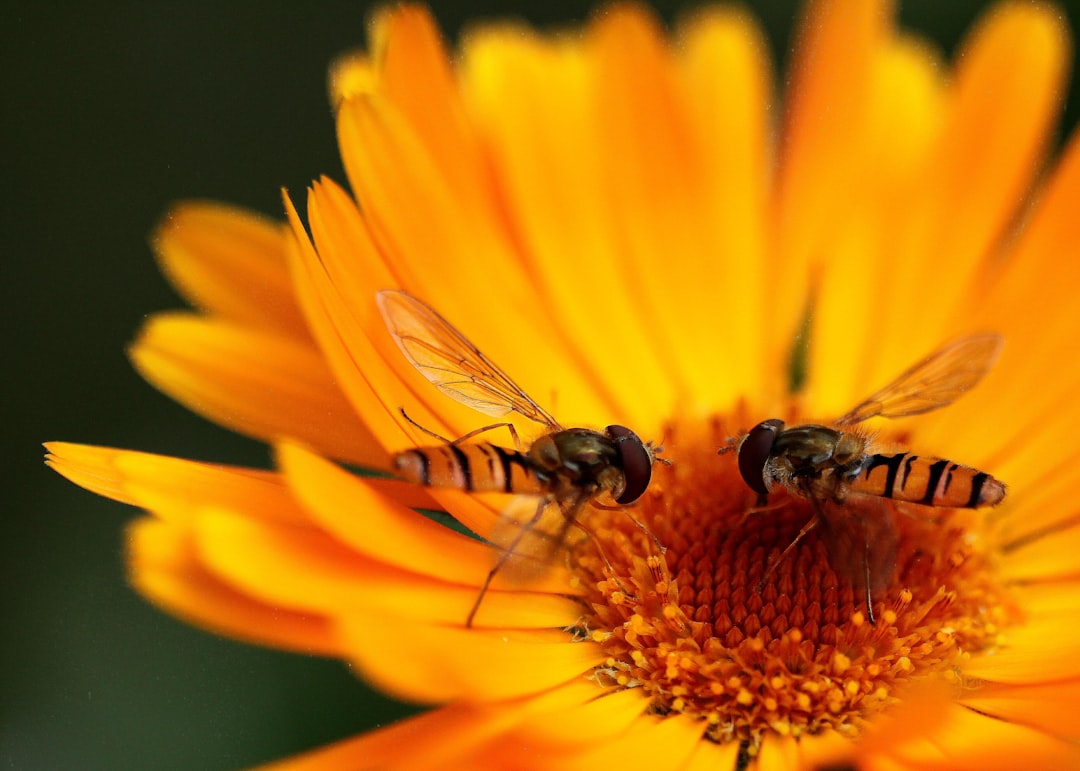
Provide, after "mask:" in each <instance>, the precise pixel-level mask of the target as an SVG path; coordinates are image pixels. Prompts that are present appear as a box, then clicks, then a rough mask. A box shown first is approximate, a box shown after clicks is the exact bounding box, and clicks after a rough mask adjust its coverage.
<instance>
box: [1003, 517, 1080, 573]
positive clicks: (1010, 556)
mask: <svg viewBox="0 0 1080 771" xmlns="http://www.w3.org/2000/svg"><path fill="white" fill-rule="evenodd" d="M1051 524H1052V523H1047V525H1051ZM1064 525H1067V527H1066V526H1064ZM1044 527H1045V526H1044ZM1044 533H1045V534H1044ZM1038 536H1041V537H1038ZM1014 538H1015V539H1016V540H1012V541H1009V542H1007V543H1008V544H1009V545H1010V546H1013V545H1016V546H1015V548H1010V549H1009V550H1008V552H1007V555H1006V559H1005V560H1004V561H1003V564H1002V568H1001V573H1000V575H1001V577H1002V578H1003V579H1004V580H1007V581H1012V582H1016V583H1024V582H1030V581H1060V580H1062V579H1066V578H1072V579H1074V580H1075V579H1076V578H1078V577H1080V565H1078V564H1077V562H1076V553H1077V550H1078V549H1080V517H1078V516H1077V514H1076V512H1072V513H1071V515H1070V516H1069V517H1068V518H1067V519H1065V520H1064V522H1063V526H1062V527H1061V529H1060V530H1059V529H1056V528H1053V529H1052V530H1051V531H1049V532H1047V531H1045V530H1041V529H1040V530H1035V531H1032V532H1029V533H1020V532H1018V533H1016V534H1015V535H1014ZM1029 539H1030V540H1029ZM1017 544H1019V545H1017Z"/></svg>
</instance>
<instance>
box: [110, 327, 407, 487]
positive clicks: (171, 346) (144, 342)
mask: <svg viewBox="0 0 1080 771" xmlns="http://www.w3.org/2000/svg"><path fill="white" fill-rule="evenodd" d="M130 354H131V359H132V361H133V363H134V364H135V366H136V368H137V369H138V370H139V372H140V373H141V374H142V375H143V377H145V378H146V379H147V380H149V381H150V382H151V383H153V384H154V385H155V386H156V387H157V388H159V389H161V390H162V391H164V392H165V393H167V394H169V395H170V396H172V397H173V398H174V399H176V400H178V401H180V402H182V403H183V404H185V405H186V406H188V407H189V408H191V409H192V410H194V411H195V412H198V413H200V414H202V415H204V416H206V417H208V418H210V419H211V420H215V421H217V422H220V423H222V424H224V425H227V426H229V427H231V428H233V429H235V430H237V431H240V432H242V433H246V434H249V435H251V436H255V437H256V438H259V439H263V440H268V441H272V440H274V439H276V438H277V437H279V436H283V435H284V436H293V437H296V438H298V439H301V440H303V441H305V442H308V443H309V444H310V445H311V446H313V447H317V448H319V449H320V450H321V451H323V452H325V453H326V454H328V455H331V456H333V457H336V458H342V459H343V460H348V461H351V462H354V463H359V464H361V465H367V466H372V467H376V468H377V467H384V466H386V456H385V454H384V452H383V450H382V448H381V447H380V446H379V445H378V444H377V443H376V442H375V441H374V439H373V438H372V435H371V433H370V432H369V431H368V430H367V428H366V427H365V426H364V425H363V424H362V423H360V421H359V420H357V418H356V415H355V413H354V412H353V411H352V409H351V408H350V406H349V404H348V403H347V402H346V401H345V399H344V398H343V397H342V394H341V392H340V391H339V390H338V389H337V387H336V386H335V384H334V380H333V377H332V375H331V374H330V373H329V372H328V371H327V369H326V366H325V364H324V362H323V360H322V357H321V356H319V354H318V352H317V351H316V350H314V349H313V348H312V347H310V346H308V345H303V344H301V343H298V342H296V341H295V340H292V339H289V338H287V337H282V336H280V335H275V334H268V333H266V332H260V331H256V330H254V329H250V328H248V329H245V328H243V327H239V326H235V325H233V324H230V323H227V322H223V321H214V320H209V319H203V318H200V317H198V316H194V315H190V314H180V313H175V314H162V315H158V316H155V317H154V318H153V319H152V320H151V321H150V322H149V323H148V324H147V325H146V326H145V327H144V328H143V330H142V333H141V334H140V335H139V338H138V340H136V341H135V343H134V344H133V345H132V347H131V351H130Z"/></svg>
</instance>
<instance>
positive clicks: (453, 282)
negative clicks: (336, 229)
mask: <svg viewBox="0 0 1080 771" xmlns="http://www.w3.org/2000/svg"><path fill="white" fill-rule="evenodd" d="M339 132H340V133H341V135H342V145H343V147H344V148H345V151H344V152H343V155H344V160H345V163H346V167H347V168H349V169H350V177H351V178H352V179H353V186H354V188H355V190H356V191H357V198H358V200H359V203H360V207H361V210H363V211H364V213H365V217H366V218H367V220H368V221H369V222H370V224H371V229H372V232H373V234H374V235H375V237H376V241H377V243H378V244H379V250H380V253H381V254H383V255H384V258H385V259H386V260H387V261H388V264H390V265H392V266H393V269H394V272H395V274H396V275H398V276H399V277H401V285H402V286H403V287H405V288H407V289H408V290H409V291H411V292H413V293H414V294H416V295H417V296H419V297H420V298H421V299H423V300H425V301H426V302H428V303H429V304H430V305H432V306H433V307H435V308H436V310H437V311H438V312H439V313H441V314H442V315H443V316H445V317H446V318H447V319H449V320H450V321H451V322H452V323H453V324H454V325H455V326H456V327H458V328H459V329H460V330H462V332H463V333H464V334H466V336H468V337H469V338H471V339H472V341H473V342H474V343H476V344H477V345H478V346H479V347H480V348H481V349H482V350H483V351H484V352H485V353H486V354H487V355H488V356H489V357H490V358H491V359H492V360H493V361H496V362H497V363H498V364H499V366H501V367H502V368H503V369H505V370H506V371H507V372H510V373H512V376H513V378H514V380H515V381H517V382H518V383H520V384H521V385H522V386H523V387H524V389H525V390H526V392H529V393H533V394H540V395H542V394H545V393H548V392H550V390H551V389H552V388H553V387H554V388H557V389H558V391H557V394H558V404H559V414H560V416H565V421H566V422H567V423H568V424H569V423H570V421H574V422H583V423H591V422H599V420H604V419H606V417H604V416H605V415H606V414H607V413H609V412H610V410H608V409H607V408H605V406H604V405H603V403H602V402H601V400H600V399H599V398H598V397H597V395H596V393H595V392H594V390H593V387H592V384H591V382H590V381H589V377H588V375H589V373H587V372H586V373H583V372H581V371H580V367H578V366H576V363H574V362H571V361H569V360H568V355H567V348H566V347H565V346H563V345H561V344H560V341H559V340H558V338H557V337H556V338H554V339H553V333H552V330H554V329H558V327H557V326H554V325H552V324H548V323H547V322H546V315H547V310H546V309H545V308H544V307H543V305H542V304H541V303H539V302H538V298H537V296H536V293H535V291H534V289H533V288H532V282H531V280H530V279H529V277H528V276H527V274H526V272H525V270H524V267H523V266H522V264H521V261H520V259H519V257H518V256H517V255H516V254H515V253H514V251H513V245H512V244H511V242H510V241H509V240H508V237H507V234H506V233H505V232H503V228H502V226H501V224H500V223H498V222H497V221H496V219H495V214H494V213H493V212H492V211H488V210H486V209H480V210H475V209H474V210H470V209H466V208H465V207H466V206H467V205H468V204H469V201H467V200H461V199H460V197H459V196H458V194H457V191H455V190H453V189H451V188H450V187H449V186H448V184H447V180H445V179H444V178H443V177H442V176H440V174H439V171H438V169H437V167H436V165H435V162H434V160H433V158H432V157H431V156H430V154H429V152H428V150H427V149H426V148H424V147H423V146H422V145H421V144H420V143H419V140H418V137H417V136H416V134H415V132H414V131H413V129H412V127H411V126H410V125H409V124H408V123H407V122H406V121H405V119H404V116H403V115H402V114H401V113H400V112H399V111H397V110H396V109H395V108H394V106H393V105H392V104H390V103H388V102H387V101H386V100H381V99H377V98H364V99H353V100H351V101H350V102H348V103H347V105H346V106H345V107H344V108H343V109H342V111H341V113H340V115H339ZM417 190H422V191H423V195H417V193H416V191H417ZM432 255H437V256H438V260H439V263H440V270H439V271H432V270H431V268H430V261H431V259H432ZM380 288H382V287H372V290H375V289H380ZM492 308H505V309H508V312H509V313H511V314H520V315H519V316H517V321H507V322H506V323H500V324H492V323H491V318H492ZM522 319H528V320H529V321H530V322H531V323H520V322H521V320H522Z"/></svg>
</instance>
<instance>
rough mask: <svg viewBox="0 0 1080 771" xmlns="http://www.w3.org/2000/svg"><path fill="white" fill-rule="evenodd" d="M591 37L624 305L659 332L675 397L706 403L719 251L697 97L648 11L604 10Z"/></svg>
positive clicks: (658, 346) (657, 345) (652, 334)
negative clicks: (697, 127)
mask: <svg viewBox="0 0 1080 771" xmlns="http://www.w3.org/2000/svg"><path fill="white" fill-rule="evenodd" d="M587 34H588V38H587V41H586V42H587V45H588V50H589V53H590V55H591V56H592V57H593V58H594V59H595V62H596V65H595V66H596V75H595V77H596V89H595V93H596V96H595V99H596V106H595V111H596V114H595V115H594V118H593V119H594V120H596V121H598V125H599V129H600V131H599V135H598V137H597V141H598V143H599V145H598V150H599V153H600V159H601V162H602V163H603V166H602V172H603V175H604V178H605V182H606V190H605V192H606V196H605V199H604V200H603V204H604V205H606V206H607V207H610V208H611V209H612V214H611V215H609V216H612V218H613V220H614V221H613V225H614V232H615V233H616V234H617V240H616V243H617V244H619V246H620V247H621V251H622V252H623V253H622V255H621V262H622V265H623V266H624V267H623V270H626V271H629V276H628V278H629V280H630V282H631V283H630V286H631V287H632V290H631V291H632V293H631V294H630V296H629V298H628V299H629V300H630V301H631V302H632V303H633V304H634V305H635V307H638V308H639V309H640V312H642V313H643V314H644V316H645V318H647V319H649V321H650V326H651V327H653V328H652V329H650V330H647V333H648V334H647V337H646V338H645V339H647V340H652V341H655V342H654V343H653V350H654V351H656V352H657V354H658V356H659V358H660V363H661V366H662V367H663V371H664V373H665V379H667V380H669V381H672V383H673V385H674V386H675V388H676V392H677V394H678V396H679V397H681V398H684V399H692V400H693V401H694V402H698V403H700V402H701V400H705V401H704V404H703V405H701V406H706V405H708V404H709V402H710V401H711V400H712V398H713V394H712V393H711V387H712V386H713V384H712V383H709V382H702V380H705V379H706V378H704V377H695V376H696V375H698V374H699V373H700V375H702V376H703V375H705V374H707V373H708V369H706V368H705V367H703V366H702V365H701V363H700V362H699V361H698V358H699V357H700V356H701V355H702V354H703V352H709V351H710V348H711V345H712V342H713V340H714V336H715V331H714V330H715V325H716V314H715V302H716V294H715V292H716V285H715V283H714V282H711V281H703V280H701V279H702V277H703V276H705V275H708V274H709V273H710V272H712V271H714V270H716V266H715V264H714V262H713V256H714V250H715V249H714V247H716V246H717V245H716V244H714V243H710V240H709V239H708V238H707V237H706V235H705V232H707V229H708V228H707V226H706V225H705V224H704V223H706V222H707V217H708V214H710V213H711V212H710V211H709V210H708V208H707V207H706V206H705V205H704V204H705V203H706V201H708V200H709V199H708V196H707V191H708V190H709V181H708V177H707V174H706V171H707V170H706V169H705V168H703V166H702V165H701V163H700V155H701V154H700V152H699V151H698V148H697V144H696V143H697V141H698V140H699V139H701V137H700V136H699V135H697V134H696V133H695V132H694V131H693V130H692V128H691V126H690V120H689V109H688V107H687V103H688V102H689V101H690V100H691V99H694V98H699V95H697V94H691V93H688V92H687V91H686V90H684V89H683V88H681V87H680V86H681V84H680V83H679V82H678V80H677V78H676V72H675V66H674V65H675V62H674V59H673V56H672V54H671V52H670V49H669V46H668V44H667V41H666V40H665V39H664V35H663V31H662V28H661V26H660V24H659V22H658V21H657V19H656V18H655V17H654V16H653V15H652V14H650V13H648V12H646V11H645V10H644V9H643V8H642V7H640V6H630V5H624V6H615V7H613V8H612V9H610V10H608V11H607V12H605V13H603V14H598V15H597V16H596V17H595V18H594V20H593V23H592V24H591V25H590V27H589V29H588V30H587ZM596 116H602V117H600V118H597V117H596ZM711 140H712V141H718V142H723V141H726V137H712V138H711ZM704 355H706V356H707V355H709V354H708V353H705V354H704ZM686 406H687V407H689V408H690V410H694V406H697V405H690V404H688V405H686ZM698 409H700V407H698ZM668 411H670V409H669V410H668Z"/></svg>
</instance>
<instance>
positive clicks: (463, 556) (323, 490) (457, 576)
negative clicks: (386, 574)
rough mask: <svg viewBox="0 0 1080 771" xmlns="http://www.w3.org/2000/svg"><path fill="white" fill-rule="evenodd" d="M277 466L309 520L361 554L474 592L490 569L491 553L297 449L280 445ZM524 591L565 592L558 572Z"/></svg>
mask: <svg viewBox="0 0 1080 771" xmlns="http://www.w3.org/2000/svg"><path fill="white" fill-rule="evenodd" d="M278 462H279V464H280V465H281V468H282V473H283V474H284V475H285V479H286V481H287V482H288V484H289V486H290V487H291V488H292V490H293V492H294V493H295V494H296V496H297V498H298V500H300V501H301V503H302V505H303V506H304V507H305V509H307V511H308V512H309V513H310V515H311V517H312V519H313V520H315V521H316V522H318V523H319V524H320V525H321V526H322V527H323V528H324V529H325V530H326V531H327V532H328V533H331V534H333V535H334V536H335V537H336V538H338V539H339V540H341V542H342V543H345V544H347V545H349V546H350V547H351V548H352V549H355V550H356V551H357V552H359V553H361V554H366V555H367V556H369V557H370V558H372V559H375V560H378V561H381V562H385V563H387V564H390V565H394V566H396V567H399V568H402V569H404V570H407V571H411V572H415V573H418V574H420V575H426V576H430V577H432V578H438V579H441V580H443V581H447V582H452V583H456V584H460V585H463V586H468V587H479V586H480V584H481V583H482V581H483V579H484V578H485V576H486V575H487V574H488V572H489V571H490V570H491V567H492V565H493V564H494V561H495V552H494V551H493V550H492V549H491V548H490V547H488V546H486V545H484V544H482V543H480V542H479V541H477V540H474V539H472V538H468V537H466V536H463V535H460V534H458V533H455V532H453V531H452V530H449V529H448V528H445V527H442V526H441V525H437V524H435V523H434V522H432V521H431V520H429V519H427V518H426V517H423V516H422V515H420V514H417V513H416V512H415V511H412V510H411V509H408V508H406V507H404V506H402V505H401V504H400V503H398V502H397V501H395V500H393V499H392V498H390V497H388V496H386V495H383V494H382V493H380V492H378V491H377V490H376V489H374V487H372V486H371V485H368V484H367V483H366V480H364V479H362V478H358V477H354V476H353V475H351V474H349V473H347V472H346V471H344V470H342V469H340V468H338V467H337V466H335V465H334V464H332V463H330V462H328V461H326V460H324V459H322V458H320V457H319V456H317V455H315V454H313V453H311V452H308V451H307V450H304V449H303V448H301V447H299V446H296V445H292V444H282V445H279V446H278ZM504 572H505V571H504ZM508 581H509V579H508V577H506V576H504V575H503V573H502V572H501V573H498V574H496V575H495V577H494V579H493V580H492V584H491V588H492V589H495V590H497V589H499V588H506V587H507V586H509V585H511V584H510V583H508ZM529 588H530V589H534V590H537V591H543V590H552V591H555V592H559V591H560V590H561V591H562V592H569V586H568V584H567V583H566V578H565V576H561V575H560V574H559V573H557V572H556V573H555V574H554V575H553V576H551V577H549V578H548V579H547V580H546V581H541V582H538V583H537V584H530V587H529ZM462 620H464V618H463V619H462Z"/></svg>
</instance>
